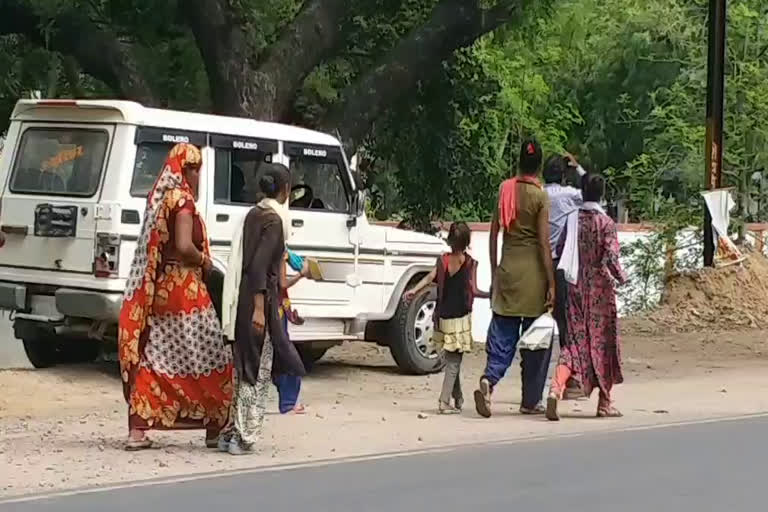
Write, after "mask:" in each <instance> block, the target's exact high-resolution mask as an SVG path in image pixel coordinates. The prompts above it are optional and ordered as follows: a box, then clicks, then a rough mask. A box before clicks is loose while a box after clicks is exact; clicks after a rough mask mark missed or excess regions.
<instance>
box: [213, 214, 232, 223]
mask: <svg viewBox="0 0 768 512" xmlns="http://www.w3.org/2000/svg"><path fill="white" fill-rule="evenodd" d="M227 221H229V215H227V214H226V213H219V214H217V215H216V222H227Z"/></svg>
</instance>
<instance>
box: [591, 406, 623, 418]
mask: <svg viewBox="0 0 768 512" xmlns="http://www.w3.org/2000/svg"><path fill="white" fill-rule="evenodd" d="M597 417H598V418H623V417H624V415H623V414H621V411H620V410H618V409H616V408H615V407H608V408H607V409H606V408H605V407H601V408H599V409H598V410H597Z"/></svg>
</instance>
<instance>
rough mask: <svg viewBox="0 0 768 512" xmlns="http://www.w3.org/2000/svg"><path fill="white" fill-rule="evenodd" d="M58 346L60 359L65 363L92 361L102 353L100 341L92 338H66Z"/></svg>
mask: <svg viewBox="0 0 768 512" xmlns="http://www.w3.org/2000/svg"><path fill="white" fill-rule="evenodd" d="M54 346H56V345H55V344H54ZM58 347H59V354H60V355H59V360H60V361H62V362H65V363H92V362H94V361H96V359H97V358H98V357H99V354H101V345H100V343H99V342H98V341H94V340H90V339H83V338H66V339H62V340H60V343H59V344H58Z"/></svg>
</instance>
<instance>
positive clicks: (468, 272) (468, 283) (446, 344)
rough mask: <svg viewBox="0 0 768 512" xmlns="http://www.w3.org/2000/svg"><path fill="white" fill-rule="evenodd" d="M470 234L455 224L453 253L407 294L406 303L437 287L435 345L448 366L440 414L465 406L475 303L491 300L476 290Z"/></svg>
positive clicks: (450, 241) (450, 235) (451, 237)
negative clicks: (464, 372)
mask: <svg viewBox="0 0 768 512" xmlns="http://www.w3.org/2000/svg"><path fill="white" fill-rule="evenodd" d="M471 234H472V233H471V232H470V230H469V226H467V224H466V223H464V222H455V223H454V224H452V225H451V228H450V230H449V232H448V245H449V246H450V248H451V252H450V253H449V254H445V255H443V256H441V257H440V258H438V260H437V262H436V263H435V268H434V269H432V271H431V272H430V273H429V274H428V275H427V276H425V277H424V279H422V280H421V281H420V282H419V283H418V284H417V285H416V286H415V287H414V288H413V289H411V290H409V291H408V292H406V299H408V300H411V299H413V298H414V297H415V296H416V295H418V293H419V292H420V291H422V290H423V289H424V288H426V287H427V286H429V285H430V284H431V283H436V284H437V305H436V307H435V312H434V321H435V332H434V335H433V337H432V343H433V345H434V347H435V348H436V349H437V350H438V351H443V352H444V354H445V362H446V366H445V377H444V379H443V388H442V392H441V393H440V399H439V402H438V411H439V413H440V414H458V413H459V412H461V409H462V407H463V406H464V394H463V393H462V390H461V361H462V359H463V357H464V354H466V353H469V352H470V351H471V350H472V303H473V302H474V300H475V298H476V297H479V298H484V299H487V298H489V297H490V294H488V293H487V292H482V291H480V290H478V289H477V262H476V261H475V260H473V259H472V257H470V256H469V254H467V248H468V247H469V241H470V237H471ZM451 398H453V400H454V404H453V405H451Z"/></svg>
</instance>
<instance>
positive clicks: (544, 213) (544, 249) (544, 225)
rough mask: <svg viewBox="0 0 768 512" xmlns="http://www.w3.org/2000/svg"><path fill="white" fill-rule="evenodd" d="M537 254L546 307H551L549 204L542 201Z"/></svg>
mask: <svg viewBox="0 0 768 512" xmlns="http://www.w3.org/2000/svg"><path fill="white" fill-rule="evenodd" d="M537 224H538V229H537V232H538V236H539V252H540V254H541V260H542V262H543V263H544V271H545V272H546V274H547V306H552V304H554V300H555V270H554V265H553V264H552V247H551V244H550V243H549V203H548V202H547V201H544V204H543V206H542V207H541V209H540V210H539V216H538V219H537Z"/></svg>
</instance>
